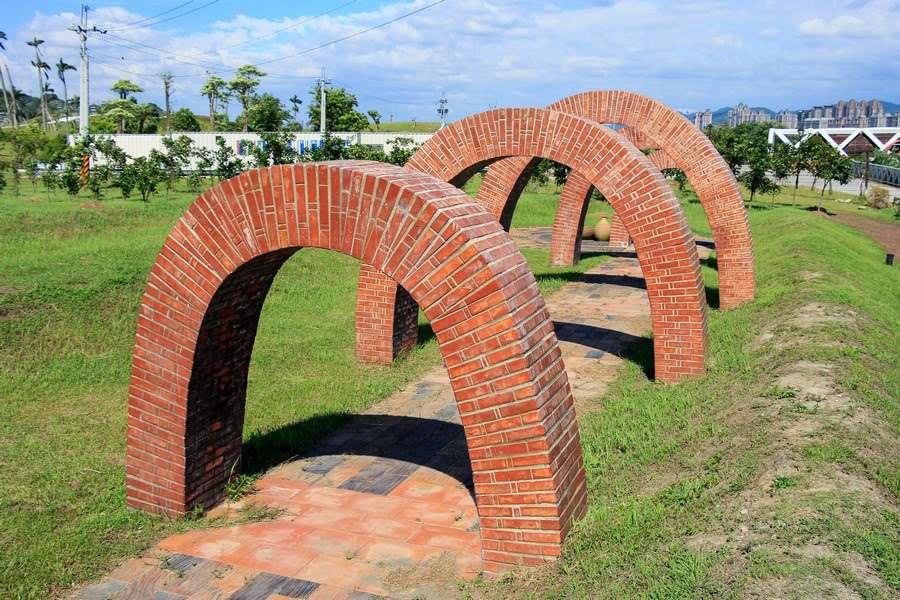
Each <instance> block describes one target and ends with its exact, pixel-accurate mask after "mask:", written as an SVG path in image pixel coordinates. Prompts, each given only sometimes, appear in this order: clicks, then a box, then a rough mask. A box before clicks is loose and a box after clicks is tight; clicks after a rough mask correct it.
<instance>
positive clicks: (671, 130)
mask: <svg viewBox="0 0 900 600" xmlns="http://www.w3.org/2000/svg"><path fill="white" fill-rule="evenodd" d="M548 108H550V109H553V110H558V111H561V112H566V113H570V114H574V115H579V116H582V117H585V118H587V119H590V120H592V121H596V122H598V123H617V124H621V125H626V126H627V129H630V130H631V131H626V132H625V135H630V136H632V138H633V139H636V140H639V139H644V138H646V139H647V140H649V141H650V142H652V146H651V145H645V146H643V147H645V148H650V147H655V148H658V150H657V151H656V152H654V153H653V154H651V155H650V157H649V158H650V162H651V163H653V164H654V165H656V166H657V167H658V168H668V167H670V166H677V167H678V168H680V169H682V170H683V171H684V172H685V175H687V177H688V180H689V181H690V182H691V185H692V186H693V188H694V191H695V192H696V193H697V196H698V197H699V199H700V202H701V203H702V204H703V207H704V209H705V210H706V215H707V217H708V218H709V223H710V227H711V228H712V232H713V239H714V241H715V244H716V257H717V262H718V270H719V301H720V307H721V308H730V307H733V306H740V305H742V304H745V303H747V302H750V301H751V300H753V297H754V295H755V290H756V283H755V264H754V259H753V241H752V238H751V235H750V226H749V224H748V222H747V212H746V210H745V208H744V201H743V197H742V195H741V191H740V187H739V186H738V183H737V180H736V179H735V177H734V174H733V173H732V172H731V169H729V168H728V165H727V164H726V163H725V161H724V160H722V157H721V156H720V155H719V153H718V152H717V151H716V149H715V146H713V144H712V142H710V140H709V138H707V137H706V135H704V134H703V132H701V131H700V130H699V129H697V128H696V127H694V126H693V125H692V124H691V123H690V122H689V121H688V120H687V119H685V118H684V117H683V116H682V115H680V114H678V113H677V112H675V111H674V110H672V109H671V108H669V107H667V106H665V105H664V104H662V103H660V102H657V101H655V100H653V99H651V98H648V97H646V96H642V95H640V94H635V93H632V92H624V91H616V90H603V91H595V92H586V93H582V94H575V95H573V96H569V97H567V98H564V99H562V100H560V101H559V102H556V103H554V104H551V105H550V106H549V107H548ZM637 136H641V138H638V137H637ZM660 152H662V153H663V154H660ZM655 155H659V156H655ZM537 162H538V161H536V160H534V159H533V158H531V156H530V155H527V154H523V155H519V156H515V157H513V158H508V159H506V160H504V161H502V162H499V163H494V164H493V165H491V169H490V171H489V172H488V174H487V176H486V177H485V179H484V183H483V184H482V186H481V189H480V190H479V192H478V202H479V204H481V205H482V206H484V207H485V208H486V209H487V210H488V212H490V213H491V214H494V215H503V218H501V219H500V223H501V224H502V225H503V226H504V227H505V228H507V229H508V227H509V220H510V219H511V216H512V211H513V210H514V209H515V204H516V202H517V201H518V198H519V195H520V194H521V191H522V189H524V186H525V183H526V182H527V181H528V178H529V177H530V176H531V173H532V171H533V169H534V167H535V166H536V164H537ZM570 166H571V165H570ZM567 185H568V184H567ZM604 195H606V196H607V197H609V194H606V193H604ZM578 197H579V193H575V192H573V193H571V194H569V195H568V198H569V199H577V198H578ZM568 212H569V213H573V214H574V213H576V212H577V211H574V210H572V209H569V210H568ZM626 225H627V223H626ZM567 226H568V227H572V228H575V229H580V228H581V226H582V223H579V224H576V223H571V222H570V223H568V224H567ZM555 234H556V231H554V235H555ZM571 237H572V236H571V235H569V237H568V238H567V239H571ZM632 237H634V235H633V234H632ZM576 244H577V242H576ZM559 245H560V248H559V249H558V250H557V255H558V256H559V257H569V256H571V257H575V256H577V254H578V252H577V251H576V250H575V249H574V248H572V247H571V246H569V247H565V248H564V247H563V246H562V242H560V243H559ZM557 264H572V263H571V262H567V263H557Z"/></svg>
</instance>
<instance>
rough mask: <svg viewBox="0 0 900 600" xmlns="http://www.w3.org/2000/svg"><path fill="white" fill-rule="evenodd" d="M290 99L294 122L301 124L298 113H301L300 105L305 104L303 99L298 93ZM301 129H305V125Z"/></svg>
mask: <svg viewBox="0 0 900 600" xmlns="http://www.w3.org/2000/svg"><path fill="white" fill-rule="evenodd" d="M288 101H290V103H291V112H292V113H294V123H296V124H297V125H298V126H300V123H299V121H297V115H299V114H300V105H301V104H303V100H301V99H300V97H299V96H298V95H297V94H294V95H293V96H291V97H290V98H288ZM300 129H303V127H302V126H301V127H300Z"/></svg>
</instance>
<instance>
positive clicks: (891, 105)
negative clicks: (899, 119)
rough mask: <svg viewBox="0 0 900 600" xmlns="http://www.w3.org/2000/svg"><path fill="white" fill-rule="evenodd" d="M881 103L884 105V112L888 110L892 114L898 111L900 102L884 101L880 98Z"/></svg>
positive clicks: (899, 110) (899, 111)
mask: <svg viewBox="0 0 900 600" xmlns="http://www.w3.org/2000/svg"><path fill="white" fill-rule="evenodd" d="M881 105H882V106H883V107H884V112H889V113H891V114H892V115H896V114H897V113H900V104H897V103H896V102H885V101H884V100H882V101H881Z"/></svg>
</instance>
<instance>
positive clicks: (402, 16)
mask: <svg viewBox="0 0 900 600" xmlns="http://www.w3.org/2000/svg"><path fill="white" fill-rule="evenodd" d="M445 1H446V0H437V2H432V3H431V4H427V5H425V6H423V7H421V8H417V9H416V10H413V11H410V12H408V13H404V14H402V15H400V16H399V17H394V18H393V19H390V20H389V21H385V22H384V23H379V24H378V25H374V26H372V27H369V28H368V29H363V30H362V31H357V32H356V33H351V34H350V35H345V36H344V37H340V38H337V39H335V40H331V41H330V42H325V43H324V44H320V45H318V46H315V47H313V48H308V49H306V50H301V51H300V52H293V53H291V54H286V55H284V56H280V57H278V58H271V59H269V60H264V61H260V62H257V63H254V64H253V66H254V67H259V66H262V65H270V64H272V63H274V62H279V61H282V60H286V59H288V58H294V57H296V56H302V55H304V54H309V53H310V52H315V51H316V50H321V49H322V48H327V47H328V46H333V45H334V44H337V43H339V42H343V41H346V40H349V39H352V38H355V37H359V36H361V35H363V34H366V33H369V32H370V31H375V30H376V29H381V28H382V27H386V26H388V25H390V24H391V23H396V22H397V21H402V20H403V19H405V18H407V17H411V16H412V15H414V14H416V13H420V12H422V11H425V10H428V9H429V8H431V7H432V6H437V5H438V4H443V3H444V2H445ZM226 70H228V71H236V70H237V69H236V68H235V69H226ZM218 72H222V71H211V73H218ZM176 77H177V75H176ZM185 77H189V76H185Z"/></svg>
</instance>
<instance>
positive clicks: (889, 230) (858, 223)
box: [832, 215, 900, 256]
mask: <svg viewBox="0 0 900 600" xmlns="http://www.w3.org/2000/svg"><path fill="white" fill-rule="evenodd" d="M832 218H833V219H834V220H835V221H839V222H841V223H843V224H844V225H847V226H849V227H852V228H853V229H856V230H857V231H861V232H862V233H864V234H866V235H867V236H869V237H870V238H872V239H873V240H875V242H876V243H877V244H878V245H879V246H881V247H882V248H884V249H885V251H886V252H889V253H891V254H893V255H895V256H896V255H900V224H894V223H888V222H887V221H881V220H879V219H870V218H869V217H861V216H857V215H835V216H834V217H832Z"/></svg>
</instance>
